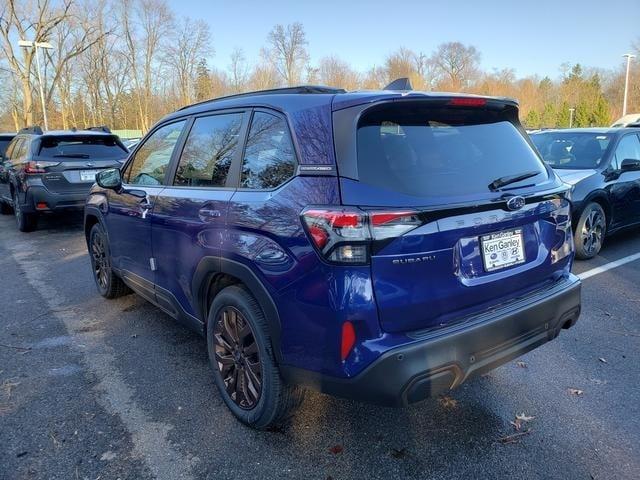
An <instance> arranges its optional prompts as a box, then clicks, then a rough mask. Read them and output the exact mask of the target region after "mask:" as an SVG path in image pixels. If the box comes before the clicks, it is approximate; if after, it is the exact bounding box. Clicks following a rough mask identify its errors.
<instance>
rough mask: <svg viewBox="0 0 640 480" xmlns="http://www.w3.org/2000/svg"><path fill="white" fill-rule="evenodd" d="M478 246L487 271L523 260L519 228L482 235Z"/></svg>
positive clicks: (522, 241) (522, 243)
mask: <svg viewBox="0 0 640 480" xmlns="http://www.w3.org/2000/svg"><path fill="white" fill-rule="evenodd" d="M480 248H482V259H483V260H484V269H485V270H486V271H487V272H492V271H494V270H500V269H502V268H507V267H511V266H513V265H518V264H520V263H524V262H525V258H524V237H523V235H522V229H521V228H518V229H516V230H506V231H504V232H498V233H490V234H489V235H483V236H482V237H480Z"/></svg>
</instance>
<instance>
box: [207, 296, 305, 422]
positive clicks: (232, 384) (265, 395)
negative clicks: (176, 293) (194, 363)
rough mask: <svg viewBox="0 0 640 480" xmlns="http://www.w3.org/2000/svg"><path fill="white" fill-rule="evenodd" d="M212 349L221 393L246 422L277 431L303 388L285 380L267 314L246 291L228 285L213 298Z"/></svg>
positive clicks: (209, 328) (211, 358)
mask: <svg viewBox="0 0 640 480" xmlns="http://www.w3.org/2000/svg"><path fill="white" fill-rule="evenodd" d="M234 315H235V318H234ZM225 320H226V321H225ZM225 325H226V327H225ZM234 331H235V333H234ZM207 351H208V353H209V361H210V362H211V368H212V369H213V374H214V380H215V383H216V385H217V387H218V390H219V391H220V395H221V396H222V399H223V401H224V403H225V404H226V405H227V407H228V408H229V410H231V412H232V413H233V414H234V415H235V416H236V418H237V419H238V420H240V421H241V422H242V423H244V424H246V425H249V426H250V427H253V428H256V429H259V430H264V429H268V428H272V427H275V426H277V425H279V424H281V423H283V422H285V421H286V420H287V419H288V418H289V417H290V416H291V414H292V413H293V411H294V410H295V409H296V408H297V407H298V406H299V405H300V403H301V402H302V400H303V396H304V390H303V389H302V388H301V387H298V386H291V385H287V384H285V383H284V381H283V380H282V377H281V376H280V371H279V369H278V366H277V364H276V361H275V357H274V355H273V348H272V345H271V337H270V335H269V329H268V326H267V321H266V319H265V316H264V313H263V312H262V309H261V308H260V306H259V305H258V302H257V301H256V300H255V298H254V297H253V296H252V295H251V294H250V293H249V292H248V291H247V290H246V289H245V288H243V287H240V286H237V285H232V286H229V287H226V288H225V289H223V290H222V291H221V292H220V293H218V295H217V296H216V297H215V299H214V300H213V303H212V304H211V309H210V311H209V317H208V321H207ZM234 378H235V381H233V379H234ZM256 393H257V395H256Z"/></svg>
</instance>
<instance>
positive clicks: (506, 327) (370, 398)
mask: <svg viewBox="0 0 640 480" xmlns="http://www.w3.org/2000/svg"><path fill="white" fill-rule="evenodd" d="M580 289H581V283H580V280H579V279H578V278H577V277H576V276H574V275H570V276H569V278H568V279H566V280H563V281H561V282H559V283H557V284H556V285H554V286H553V287H552V288H549V289H546V290H544V291H543V292H537V293H536V294H534V295H532V296H530V297H527V298H526V299H523V301H519V302H517V304H516V305H510V306H507V307H504V308H501V309H496V310H495V311H493V312H491V313H490V314H484V315H482V316H480V317H478V319H477V320H476V321H474V320H471V321H469V322H465V324H464V325H463V326H460V325H457V326H454V327H451V328H443V329H440V330H437V331H434V332H432V333H431V334H430V335H428V336H424V337H422V338H421V339H420V340H419V341H416V342H413V343H411V344H408V345H406V346H403V347H399V348H395V349H393V350H391V351H389V352H386V353H385V354H383V355H382V356H381V357H380V358H378V359H377V360H376V361H374V362H373V363H372V364H371V365H370V366H368V367H367V368H366V369H365V370H364V371H363V372H361V373H360V374H358V375H357V376H355V377H353V378H350V379H340V378H336V377H331V376H326V375H322V374H319V373H316V372H310V371H308V370H302V369H298V368H293V367H287V366H282V367H281V370H282V372H283V375H284V377H285V379H286V380H287V381H289V382H292V383H297V384H302V385H306V386H309V387H311V388H314V389H316V390H319V391H321V392H324V393H328V394H331V395H335V396H339V397H345V398H352V399H355V400H359V401H364V402H368V403H376V404H380V405H386V406H403V405H407V404H409V403H414V402H417V401H420V400H424V399H425V398H427V397H430V396H434V395H437V394H439V393H441V392H443V391H445V390H448V389H451V388H455V387H457V386H458V385H460V384H461V383H462V382H464V381H465V380H467V379H468V378H470V377H473V376H476V375H480V374H482V373H485V372H487V371H489V370H492V369H494V368H496V367H498V366H499V365H502V364H503V363H505V362H508V361H510V360H512V359H514V358H516V357H518V356H520V355H522V354H524V353H526V352H528V351H530V350H533V349H534V348H536V347H538V346H540V345H542V344H544V343H546V342H548V341H550V340H552V339H554V338H555V337H556V336H558V334H559V333H560V330H562V328H569V327H571V326H573V325H574V324H575V323H576V321H577V320H578V317H579V316H580Z"/></svg>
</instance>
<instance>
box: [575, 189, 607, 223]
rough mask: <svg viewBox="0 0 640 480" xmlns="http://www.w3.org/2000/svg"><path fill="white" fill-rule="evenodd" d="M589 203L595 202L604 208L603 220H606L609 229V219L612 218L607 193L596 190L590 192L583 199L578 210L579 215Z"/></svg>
mask: <svg viewBox="0 0 640 480" xmlns="http://www.w3.org/2000/svg"><path fill="white" fill-rule="evenodd" d="M590 203H597V204H598V205H600V206H601V207H602V210H604V215H605V220H606V221H607V229H609V226H610V225H611V221H612V219H613V211H612V208H611V203H610V202H609V198H608V197H607V194H606V193H605V192H603V191H596V192H593V193H591V194H590V195H589V196H588V197H587V198H586V199H585V200H584V202H583V205H584V206H583V208H582V210H581V211H580V215H582V212H583V211H584V209H585V208H586V207H587V205H589V204H590Z"/></svg>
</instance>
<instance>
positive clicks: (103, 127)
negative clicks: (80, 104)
mask: <svg viewBox="0 0 640 480" xmlns="http://www.w3.org/2000/svg"><path fill="white" fill-rule="evenodd" d="M85 130H92V131H94V132H104V133H111V129H110V128H109V127H107V126H106V125H100V126H99V127H88V128H85Z"/></svg>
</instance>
